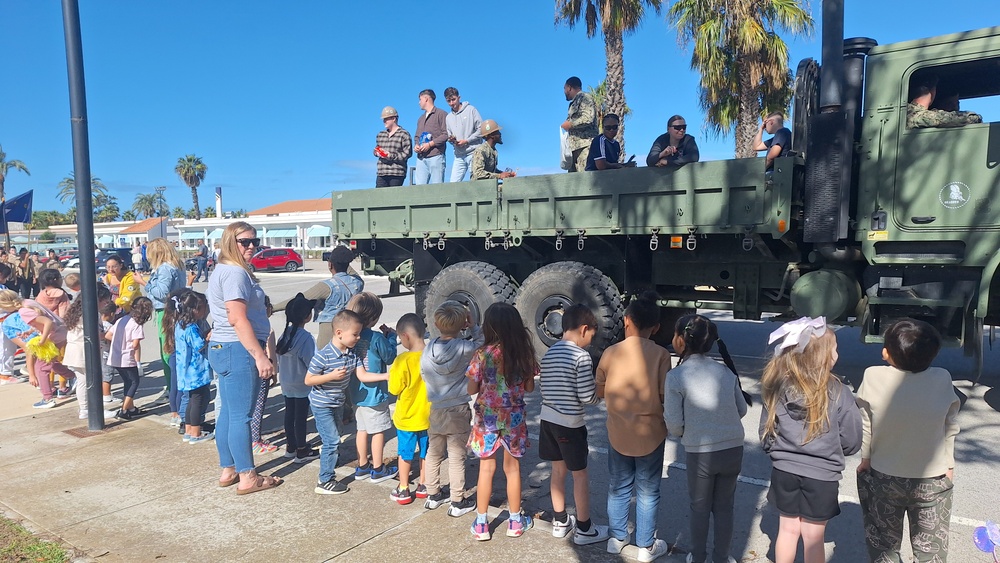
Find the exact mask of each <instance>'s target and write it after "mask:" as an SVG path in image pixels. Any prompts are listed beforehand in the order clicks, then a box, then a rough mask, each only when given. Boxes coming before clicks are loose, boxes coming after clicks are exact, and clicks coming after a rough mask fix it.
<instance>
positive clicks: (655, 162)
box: [646, 115, 701, 170]
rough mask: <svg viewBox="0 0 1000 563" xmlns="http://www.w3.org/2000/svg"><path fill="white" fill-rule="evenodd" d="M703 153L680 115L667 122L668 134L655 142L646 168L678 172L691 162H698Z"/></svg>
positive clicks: (648, 156) (647, 156) (647, 157)
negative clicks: (653, 167)
mask: <svg viewBox="0 0 1000 563" xmlns="http://www.w3.org/2000/svg"><path fill="white" fill-rule="evenodd" d="M700 159H701V153H700V152H699V151H698V143H697V142H696V141H695V140H694V137H693V136H691V135H688V134H687V121H685V120H684V118H683V117H681V116H679V115H674V116H671V117H670V119H668V120H667V132H666V133H664V134H662V135H660V136H659V137H657V138H656V140H655V141H653V146H652V147H650V149H649V154H648V155H646V166H657V167H660V168H663V167H669V168H671V169H674V170H676V169H677V168H680V167H681V166H684V165H685V164H687V163H689V162H698V161H699V160H700Z"/></svg>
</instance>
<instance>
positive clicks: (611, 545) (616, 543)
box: [608, 538, 628, 555]
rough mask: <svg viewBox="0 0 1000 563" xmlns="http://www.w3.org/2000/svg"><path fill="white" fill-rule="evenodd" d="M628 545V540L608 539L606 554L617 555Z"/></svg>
mask: <svg viewBox="0 0 1000 563" xmlns="http://www.w3.org/2000/svg"><path fill="white" fill-rule="evenodd" d="M626 545H628V538H625V539H623V540H620V539H618V538H608V553H612V554H614V555H618V554H619V553H621V552H622V550H623V549H625V546H626Z"/></svg>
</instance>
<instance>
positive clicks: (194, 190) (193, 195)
mask: <svg viewBox="0 0 1000 563" xmlns="http://www.w3.org/2000/svg"><path fill="white" fill-rule="evenodd" d="M191 201H192V202H193V203H194V218H195V219H201V208H200V207H198V186H191Z"/></svg>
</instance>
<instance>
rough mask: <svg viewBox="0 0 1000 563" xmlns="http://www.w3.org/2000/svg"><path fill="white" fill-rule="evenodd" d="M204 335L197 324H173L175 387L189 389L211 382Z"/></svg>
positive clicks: (183, 389)
mask: <svg viewBox="0 0 1000 563" xmlns="http://www.w3.org/2000/svg"><path fill="white" fill-rule="evenodd" d="M206 354H207V350H206V348H205V337H204V336H202V333H201V330H199V329H198V325H197V324H190V325H187V326H186V327H181V324H180V323H177V324H176V325H174V358H175V362H176V364H177V366H176V369H177V388H178V389H180V390H181V391H191V390H194V389H197V388H199V387H203V386H205V385H208V384H209V383H211V382H212V372H211V370H210V369H209V366H208V356H207V355H206Z"/></svg>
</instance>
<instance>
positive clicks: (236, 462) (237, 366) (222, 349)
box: [208, 342, 261, 473]
mask: <svg viewBox="0 0 1000 563" xmlns="http://www.w3.org/2000/svg"><path fill="white" fill-rule="evenodd" d="M208 363H209V364H210V365H211V366H212V369H213V370H215V373H216V374H217V375H218V376H219V395H220V396H221V397H222V398H223V399H224V401H223V403H222V409H221V411H220V412H219V415H218V418H217V419H216V421H215V447H216V449H218V450H219V466H220V467H235V468H236V471H237V472H239V473H243V472H245V471H252V470H253V469H254V464H253V445H252V444H251V443H250V417H251V416H252V415H253V407H254V400H255V399H256V398H257V391H258V389H260V385H261V379H260V376H259V373H258V372H257V364H256V363H255V362H254V360H253V357H251V356H250V353H249V352H247V350H246V348H244V347H243V345H242V344H240V343H239V342H210V343H209V345H208Z"/></svg>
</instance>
